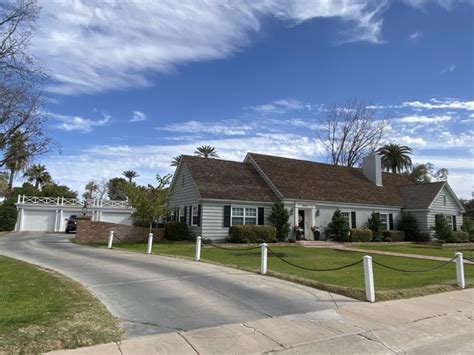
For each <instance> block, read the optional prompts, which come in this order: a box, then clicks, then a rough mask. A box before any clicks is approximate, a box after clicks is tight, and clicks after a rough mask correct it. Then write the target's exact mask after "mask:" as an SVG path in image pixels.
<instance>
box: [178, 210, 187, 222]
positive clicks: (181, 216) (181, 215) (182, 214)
mask: <svg viewBox="0 0 474 355" xmlns="http://www.w3.org/2000/svg"><path fill="white" fill-rule="evenodd" d="M178 211H179V221H180V222H181V223H186V212H185V209H184V208H179V209H178Z"/></svg>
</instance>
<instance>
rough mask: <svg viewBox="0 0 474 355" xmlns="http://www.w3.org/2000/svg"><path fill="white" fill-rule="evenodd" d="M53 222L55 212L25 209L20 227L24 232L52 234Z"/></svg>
mask: <svg viewBox="0 0 474 355" xmlns="http://www.w3.org/2000/svg"><path fill="white" fill-rule="evenodd" d="M55 221H56V211H55V210H28V209H25V212H24V218H23V226H22V227H23V230H26V231H44V232H53V231H54V224H55Z"/></svg>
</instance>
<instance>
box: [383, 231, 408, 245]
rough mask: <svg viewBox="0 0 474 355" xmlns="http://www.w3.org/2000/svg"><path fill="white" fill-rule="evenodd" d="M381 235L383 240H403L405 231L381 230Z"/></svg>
mask: <svg viewBox="0 0 474 355" xmlns="http://www.w3.org/2000/svg"><path fill="white" fill-rule="evenodd" d="M382 236H383V241H384V242H403V241H404V240H405V232H403V231H397V230H392V231H383V233H382ZM388 239H390V240H388Z"/></svg>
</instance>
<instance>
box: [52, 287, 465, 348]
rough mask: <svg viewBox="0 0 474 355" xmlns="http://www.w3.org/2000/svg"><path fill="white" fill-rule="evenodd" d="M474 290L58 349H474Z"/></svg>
mask: <svg viewBox="0 0 474 355" xmlns="http://www.w3.org/2000/svg"><path fill="white" fill-rule="evenodd" d="M473 320H474V290H473V289H468V290H462V291H455V292H449V293H442V294H435V295H429V296H425V297H417V298H412V299H408V300H396V301H388V302H381V303H375V304H369V303H359V304H350V305H345V306H343V307H341V308H338V309H331V310H324V311H319V312H313V313H305V314H295V315H290V316H282V317H274V318H266V319H261V320H256V321H251V322H246V323H240V324H232V325H224V326H219V327H212V328H202V329H197V330H192V331H187V332H175V333H168V334H163V335H156V336H149V337H142V338H135V339H130V340H125V341H122V342H121V343H117V344H115V343H111V344H104V345H98V346H93V347H89V348H81V349H76V350H69V351H58V352H55V353H54V354H68V355H74V354H76V355H77V354H117V355H120V354H151V353H156V354H229V353H233V354H243V353H272V352H278V353H298V354H300V353H308V354H309V353H312V354H314V353H365V354H366V353H384V354H386V353H417V354H420V353H422V354H423V353H426V354H433V353H437V354H439V353H466V354H467V353H470V354H472V353H473V352H474V322H473Z"/></svg>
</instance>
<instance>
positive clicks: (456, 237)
mask: <svg viewBox="0 0 474 355" xmlns="http://www.w3.org/2000/svg"><path fill="white" fill-rule="evenodd" d="M449 241H450V242H453V243H464V242H469V233H467V232H464V231H454V232H452V233H451V239H450V240H449Z"/></svg>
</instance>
